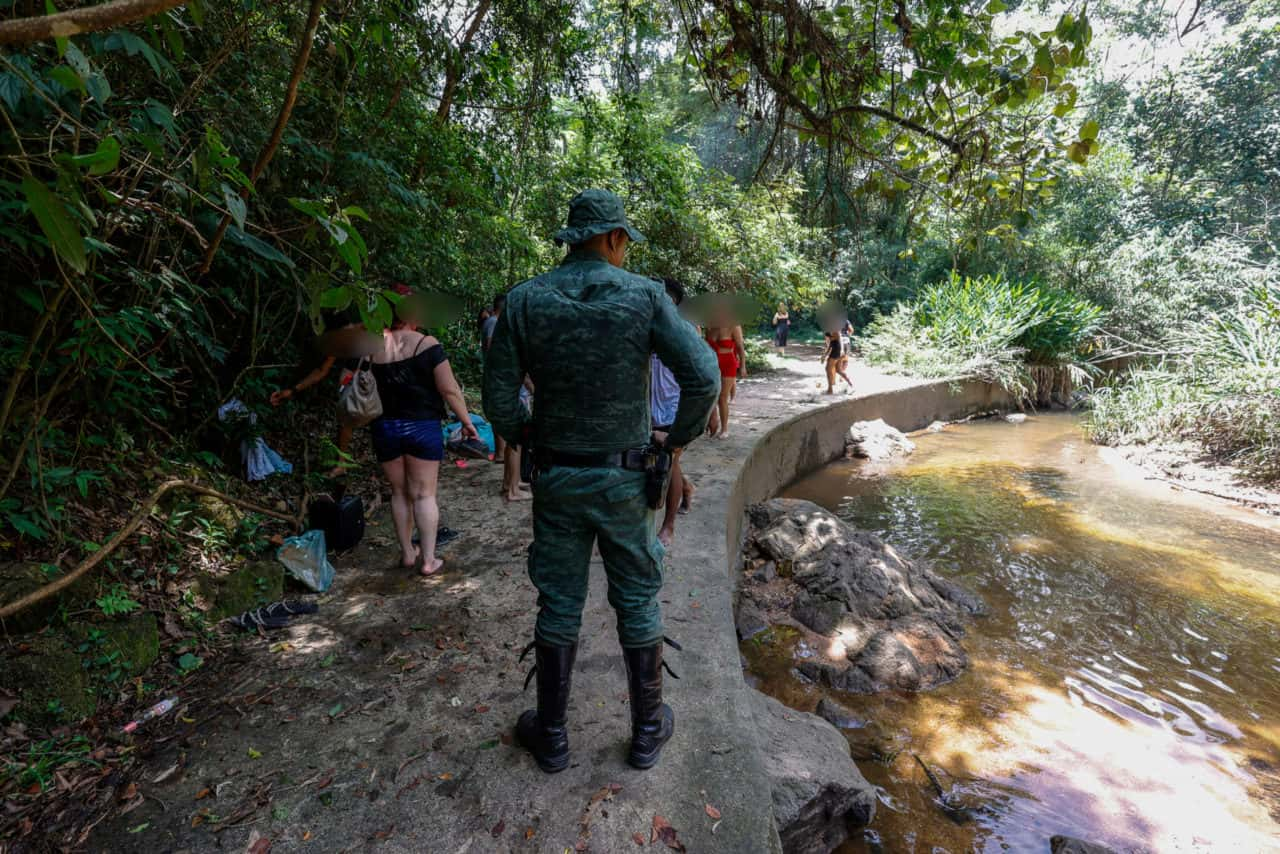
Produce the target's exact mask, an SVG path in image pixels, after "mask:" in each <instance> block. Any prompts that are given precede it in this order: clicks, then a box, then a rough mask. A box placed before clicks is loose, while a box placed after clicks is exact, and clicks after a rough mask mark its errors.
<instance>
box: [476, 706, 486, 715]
mask: <svg viewBox="0 0 1280 854" xmlns="http://www.w3.org/2000/svg"><path fill="white" fill-rule="evenodd" d="M487 711H489V707H488V706H476V714H478V715H483V714H484V713H485V712H487Z"/></svg>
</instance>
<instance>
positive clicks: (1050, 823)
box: [743, 415, 1280, 852]
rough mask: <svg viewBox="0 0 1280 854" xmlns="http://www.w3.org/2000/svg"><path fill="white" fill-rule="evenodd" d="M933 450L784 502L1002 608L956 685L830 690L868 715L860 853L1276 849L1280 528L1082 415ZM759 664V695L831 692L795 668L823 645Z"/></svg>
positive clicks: (762, 653) (773, 648)
mask: <svg viewBox="0 0 1280 854" xmlns="http://www.w3.org/2000/svg"><path fill="white" fill-rule="evenodd" d="M916 442H917V450H916V452H915V454H913V455H912V456H911V457H909V458H907V459H906V460H904V461H902V462H898V463H893V464H889V465H884V466H879V467H876V468H872V467H870V466H867V465H865V464H860V463H855V462H841V463H836V464H833V465H831V466H828V467H827V468H824V469H822V470H820V471H818V472H816V473H815V474H813V475H811V476H809V477H806V478H804V479H803V480H801V481H799V482H797V483H795V484H794V485H792V486H791V487H790V488H789V489H788V490H787V491H786V492H785V493H784V494H785V495H786V496H787V497H791V498H805V499H809V500H811V501H815V502H817V503H818V504H821V505H823V506H825V507H827V508H829V509H831V510H833V511H835V512H837V513H838V514H839V515H840V516H841V517H843V518H844V519H846V520H847V521H849V522H851V523H853V524H855V525H856V526H858V527H860V528H863V529H865V530H871V531H874V532H876V533H878V534H880V535H881V536H883V537H884V538H885V539H886V540H887V541H888V542H889V543H891V544H892V545H894V546H895V547H896V548H898V549H899V550H900V551H902V552H903V553H905V554H906V555H908V556H910V557H913V558H923V559H925V560H928V561H931V562H932V563H933V565H934V566H935V568H936V569H937V570H939V571H940V572H941V573H942V574H943V575H945V576H947V577H949V578H952V579H954V580H956V581H958V582H960V583H961V584H963V585H965V586H967V587H968V588H969V589H971V590H973V591H975V592H977V593H979V594H981V595H982V596H983V597H984V599H985V600H986V602H987V604H988V606H989V608H990V614H989V615H988V616H986V617H983V618H980V619H978V620H977V621H976V622H975V623H973V624H972V626H971V627H970V629H969V632H968V635H967V636H966V638H965V639H964V645H965V647H966V649H967V650H968V653H969V657H970V666H969V668H968V670H967V671H966V672H965V673H964V674H963V675H962V676H961V677H960V678H959V679H957V680H956V681H955V682H952V683H951V684H949V685H946V686H943V687H941V688H939V689H937V690H935V691H932V692H928V693H922V694H890V695H878V696H874V697H865V696H852V695H842V696H837V697H835V698H834V699H837V700H839V701H840V702H841V703H843V704H844V705H845V706H847V707H849V708H850V709H852V710H853V711H854V712H855V713H856V715H857V716H858V722H859V723H860V724H861V725H860V726H858V727H855V728H851V729H847V730H845V733H846V735H847V737H848V738H849V740H850V742H851V744H852V745H853V748H854V754H855V756H857V757H860V758H859V761H858V766H859V768H860V770H861V771H862V773H863V774H864V775H865V776H866V777H867V779H868V780H869V781H871V782H872V783H874V784H875V785H877V786H878V787H879V788H880V793H881V796H880V800H881V803H880V805H879V807H878V810H877V815H876V819H875V821H874V822H873V824H872V826H871V828H870V829H869V830H868V831H866V832H865V834H864V835H863V836H862V837H860V838H858V839H856V840H855V841H852V842H850V843H848V844H847V845H846V847H845V848H844V849H842V851H845V852H859V851H880V850H883V851H889V852H926V851H927V852H933V851H949V852H961V851H1002V850H1012V851H1047V850H1048V838H1049V837H1050V836H1052V835H1053V834H1056V833H1066V834H1068V835H1072V836H1077V837H1081V838H1084V839H1088V840H1091V841H1095V842H1099V843H1103V844H1107V845H1110V846H1112V847H1114V848H1116V849H1117V850H1118V851H1160V852H1169V851H1232V852H1240V851H1272V850H1280V524H1277V523H1275V522H1274V521H1271V520H1267V519H1265V518H1263V517H1260V516H1258V515H1257V514H1254V513H1252V512H1251V511H1245V510H1240V509H1236V508H1233V507H1228V506H1226V505H1223V504H1221V503H1219V502H1217V501H1215V500H1213V499H1202V498H1200V497H1198V496H1193V495H1190V494H1187V493H1179V492H1176V491H1174V490H1172V489H1170V488H1168V487H1167V486H1165V485H1163V484H1158V483H1154V482H1152V481H1149V480H1146V479H1144V478H1143V476H1142V474H1141V473H1140V472H1138V471H1136V470H1134V469H1131V468H1127V467H1125V466H1124V464H1122V463H1119V462H1114V461H1112V460H1111V459H1110V458H1109V457H1108V452H1107V451H1106V450H1105V449H1099V448H1096V447H1094V446H1093V445H1091V444H1090V443H1089V442H1088V440H1087V439H1086V438H1085V437H1084V436H1083V435H1082V434H1081V432H1080V429H1079V424H1078V421H1077V420H1076V419H1075V418H1073V417H1071V416H1068V415H1045V416H1037V417H1032V418H1030V419H1028V420H1027V421H1026V422H1025V423H1022V424H1016V425H1015V424H1006V423H1004V422H1000V421H981V422H973V423H969V424H963V425H954V426H950V427H948V428H947V429H946V430H945V431H944V432H941V433H936V434H922V435H920V436H918V437H916ZM743 652H744V655H745V656H746V657H747V660H748V663H749V670H750V672H751V674H752V677H753V679H754V680H755V681H756V684H757V685H758V686H759V687H760V688H761V689H762V690H765V691H767V692H768V693H770V694H773V695H774V696H777V697H778V698H779V699H782V700H783V701H784V702H787V703H788V704H790V705H792V706H794V707H797V708H801V709H806V710H812V709H813V708H814V706H815V705H816V704H817V702H818V700H819V699H820V698H821V696H822V695H821V693H820V690H821V689H819V688H818V687H816V686H813V685H809V684H805V683H804V682H803V680H802V679H801V678H800V677H799V676H798V675H797V674H796V673H795V671H794V669H793V663H794V660H795V658H796V656H803V655H823V654H826V653H825V651H824V650H815V649H810V648H807V647H806V646H804V645H803V644H802V643H800V642H798V641H797V640H796V639H795V637H794V636H792V635H790V634H788V633H787V632H785V631H783V630H775V631H774V632H773V633H772V634H771V635H770V636H766V637H765V638H764V639H763V640H757V641H747V642H744V644H743ZM861 757H874V758H861ZM917 757H918V759H917ZM922 766H927V767H928V768H929V769H930V771H932V773H933V775H934V777H935V778H936V780H937V784H938V785H937V787H935V785H934V783H933V782H931V781H930V779H929V777H928V776H927V775H926V772H925V771H924V770H923V768H922ZM938 787H940V788H941V789H942V791H943V792H944V793H945V797H940V796H939V794H938ZM944 805H945V807H946V808H945V809H944V808H943V807H944Z"/></svg>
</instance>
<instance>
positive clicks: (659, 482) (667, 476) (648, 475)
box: [644, 445, 671, 510]
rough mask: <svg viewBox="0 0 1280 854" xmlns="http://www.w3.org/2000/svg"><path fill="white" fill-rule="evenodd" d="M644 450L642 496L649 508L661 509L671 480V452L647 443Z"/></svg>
mask: <svg viewBox="0 0 1280 854" xmlns="http://www.w3.org/2000/svg"><path fill="white" fill-rule="evenodd" d="M644 451H645V458H644V497H645V499H646V502H647V503H648V505H649V508H650V509H651V510H661V509H662V507H663V505H665V504H666V503H667V484H668V483H669V482H670V480H671V452H670V451H668V450H667V449H666V448H663V447H661V446H659V445H649V446H648V447H646V448H645V449H644Z"/></svg>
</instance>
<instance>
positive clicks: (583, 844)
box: [573, 839, 587, 851]
mask: <svg viewBox="0 0 1280 854" xmlns="http://www.w3.org/2000/svg"><path fill="white" fill-rule="evenodd" d="M573 850H574V851H586V850H587V840H585V839H579V840H578V842H577V844H575V845H574V846H573Z"/></svg>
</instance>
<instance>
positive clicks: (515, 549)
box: [89, 347, 905, 854]
mask: <svg viewBox="0 0 1280 854" xmlns="http://www.w3.org/2000/svg"><path fill="white" fill-rule="evenodd" d="M792 352H793V354H795V355H799V354H803V355H804V356H805V357H806V358H805V359H804V360H803V361H801V360H798V359H794V358H793V359H787V360H783V361H780V362H779V364H780V366H781V368H782V369H781V370H779V371H777V372H775V373H772V374H770V375H767V376H765V377H762V378H759V379H752V380H748V381H747V382H745V383H742V384H741V386H740V391H739V393H738V397H737V401H736V403H735V405H734V413H735V417H734V421H733V424H734V427H735V429H734V430H733V435H732V437H731V438H730V439H729V440H727V441H713V440H705V439H704V440H701V441H699V442H697V443H696V444H695V445H693V446H692V447H691V448H690V450H689V452H688V453H687V454H686V455H685V466H686V471H687V472H688V473H689V474H690V476H691V477H692V479H693V480H694V481H695V483H697V485H698V487H699V492H698V495H697V498H696V503H695V507H694V510H693V512H692V513H691V514H689V515H687V516H682V517H681V519H680V523H679V527H678V531H677V537H676V542H675V544H674V546H673V548H672V549H671V550H670V551H669V553H668V578H667V582H666V586H665V587H664V589H663V594H662V601H663V610H664V615H665V618H666V622H667V633H668V634H669V635H671V636H672V637H674V638H676V639H677V640H679V641H681V642H682V643H683V645H684V647H685V651H684V652H683V653H676V652H672V653H670V654H669V656H668V658H669V660H670V662H671V664H672V666H673V667H674V668H675V670H676V672H677V673H679V674H680V675H681V677H682V678H681V679H680V680H679V681H675V680H671V679H668V680H667V686H668V690H667V696H668V700H669V701H670V703H671V705H672V706H673V707H674V708H675V712H676V735H675V737H674V738H673V740H672V741H671V743H670V744H669V746H668V747H667V749H666V752H665V753H664V755H663V760H662V762H661V764H660V765H659V766H658V768H656V769H654V770H652V771H649V772H644V773H641V772H637V771H634V770H632V769H631V768H630V767H628V766H627V765H626V763H625V751H626V747H627V742H628V739H629V714H628V709H627V691H626V681H625V676H624V671H623V669H622V661H621V656H620V655H619V654H618V647H617V641H616V636H615V633H614V621H613V614H612V611H611V610H610V609H609V607H608V605H607V603H606V602H605V601H604V580H603V574H602V573H601V572H593V574H592V588H591V595H590V598H589V600H588V604H587V611H586V614H585V617H584V623H583V644H582V647H581V650H580V653H579V658H578V663H577V667H576V670H575V674H574V678H575V684H574V692H573V697H572V700H571V704H570V740H571V745H572V746H573V750H574V764H573V766H572V767H571V768H569V769H568V770H566V771H565V772H563V773H561V774H558V775H555V776H547V775H543V774H542V773H541V772H539V771H538V770H537V768H536V767H535V766H534V764H533V762H532V760H531V759H530V758H529V757H528V756H527V755H526V754H525V753H524V752H523V751H522V750H520V749H519V748H518V747H517V746H514V745H513V743H512V727H513V724H514V722H515V719H516V717H517V715H518V714H519V712H520V711H521V710H523V709H525V708H527V707H530V706H531V705H533V703H534V692H533V690H532V688H530V690H529V691H528V692H527V693H524V692H522V685H523V683H524V679H525V675H526V672H527V663H526V664H520V663H518V662H517V657H518V654H519V652H520V650H521V648H522V647H523V646H524V645H525V644H526V643H527V642H528V641H529V640H530V639H531V636H532V629H533V621H534V614H535V592H534V590H533V587H532V585H530V583H529V581H528V579H527V577H526V575H525V567H524V559H525V553H526V549H527V548H528V545H529V541H530V538H531V534H530V520H529V512H530V508H529V504H528V503H527V502H526V503H519V504H510V505H508V504H504V503H503V502H502V501H501V500H500V499H499V497H498V489H499V481H500V476H501V470H500V466H497V465H493V464H491V463H484V462H481V463H477V462H472V463H470V464H469V465H468V466H467V467H465V468H457V467H453V466H449V467H448V468H447V471H445V473H444V474H443V475H442V484H441V506H442V510H443V518H444V521H445V523H446V524H447V525H449V526H450V527H453V528H456V529H458V530H459V531H461V532H462V534H463V535H462V537H461V538H459V539H458V540H457V541H455V542H453V543H451V544H449V545H448V546H446V547H445V548H444V550H443V552H442V554H443V556H444V557H445V558H446V565H445V569H444V571H443V572H442V573H441V574H439V575H438V576H436V577H433V578H430V579H422V578H413V577H410V576H409V575H408V574H407V573H406V572H404V571H402V570H400V569H399V568H398V567H396V566H395V563H396V560H397V549H396V548H395V546H394V536H393V534H392V531H391V527H390V524H391V523H390V517H389V514H388V512H387V508H386V505H385V504H383V505H382V506H381V507H380V508H378V509H377V510H376V511H375V512H374V513H373V514H372V515H371V518H370V521H369V527H368V529H367V532H366V536H365V539H364V542H363V543H362V544H361V546H360V547H359V548H357V549H356V550H354V551H352V552H351V553H349V554H345V555H341V556H339V557H338V558H337V559H336V560H335V561H334V563H335V565H336V567H337V569H338V580H337V581H336V583H335V584H334V587H333V588H332V590H331V591H330V592H329V593H328V594H327V595H325V596H322V597H319V598H318V600H317V601H318V603H319V606H320V611H319V613H318V614H316V615H313V616H309V617H303V618H300V619H299V620H297V621H295V623H294V624H293V625H292V626H290V627H289V628H287V629H284V630H281V631H278V632H273V633H271V634H270V635H269V636H267V637H258V636H254V635H243V636H242V637H241V638H240V640H239V641H238V643H237V645H236V649H235V651H234V652H233V653H232V654H230V655H228V656H225V657H223V658H221V659H220V660H219V661H218V662H216V663H214V664H213V665H212V666H211V667H210V668H209V671H208V673H207V675H206V676H205V678H204V680H203V682H202V683H201V685H200V686H199V689H198V690H196V691H195V692H194V693H193V696H195V697H197V698H199V699H195V700H190V701H189V702H188V704H187V705H186V707H185V708H184V709H182V710H181V711H180V712H179V713H178V714H175V715H170V716H169V717H168V718H167V719H165V720H163V721H159V722H155V723H154V724H151V725H149V726H152V727H154V729H153V730H152V731H151V733H150V736H152V737H153V738H154V742H153V743H151V744H149V745H148V747H147V748H146V749H147V750H149V751H150V753H149V755H146V756H144V760H145V761H144V763H143V770H142V772H141V774H140V776H139V778H138V779H137V781H136V785H137V792H136V793H137V794H140V795H142V796H143V797H142V801H141V805H140V806H138V807H136V808H135V809H133V810H131V811H130V812H128V813H127V814H125V815H123V816H121V817H119V818H117V819H115V820H113V821H110V822H107V823H104V824H103V825H101V826H99V827H98V828H97V830H96V832H95V834H94V835H93V836H91V837H90V840H89V847H90V848H91V849H92V850H102V851H106V850H112V851H126V850H129V851H143V850H145V851H213V850H230V851H246V850H249V851H254V852H258V854H261V852H264V851H266V850H267V848H268V847H269V848H270V850H272V851H277V852H280V851H294V850H297V851H302V850H308V851H353V850H364V849H374V850H380V851H449V852H459V851H476V852H479V851H486V852H488V851H548V852H555V854H561V852H563V851H565V850H566V849H569V850H577V851H588V850H590V851H616V850H624V849H625V848H629V847H632V846H635V845H638V844H640V843H641V842H643V843H644V844H646V845H647V844H648V843H649V841H650V840H651V839H652V838H654V837H655V835H656V836H657V837H658V838H659V846H660V844H661V841H662V838H664V837H663V834H665V835H666V836H665V838H668V839H671V840H679V841H680V842H681V843H683V844H684V845H686V846H687V847H688V849H689V850H691V851H699V852H702V851H709V850H710V851H733V852H750V851H768V850H771V848H772V847H773V845H775V844H776V833H775V832H774V831H773V827H772V813H771V808H770V795H769V791H768V786H767V785H760V780H761V774H762V771H761V764H760V763H761V762H762V761H763V759H762V757H761V755H760V751H759V750H758V749H757V745H756V744H755V741H754V735H753V732H754V730H753V726H752V722H751V718H750V712H749V711H748V710H747V709H746V707H745V706H746V704H745V703H744V702H743V695H742V692H743V691H745V690H747V689H746V688H745V685H744V683H743V680H742V674H741V667H740V661H739V658H738V652H737V643H736V638H735V636H734V631H733V615H732V609H731V602H732V594H733V589H732V588H733V582H732V579H731V577H730V576H729V574H728V573H727V572H726V566H727V556H726V555H725V543H724V540H725V526H724V522H725V519H724V501H725V499H726V497H727V495H728V493H729V490H730V489H731V488H732V486H733V482H734V479H735V478H736V475H737V471H738V466H739V464H740V463H741V460H742V459H743V458H744V457H745V455H746V454H747V452H748V450H749V449H750V448H751V446H752V445H753V444H754V442H755V441H756V439H757V438H758V437H759V436H761V435H762V434H763V433H764V432H765V431H766V430H767V429H768V428H769V427H771V426H772V425H773V424H776V423H777V422H779V421H781V420H782V419H783V418H786V417H789V416H791V415H794V414H796V413H797V412H799V411H802V410H803V409H806V408H810V407H813V406H817V405H822V404H823V403H825V402H829V401H830V400H831V398H829V397H826V396H824V395H822V394H820V391H821V389H822V388H823V387H825V382H824V381H823V380H822V379H821V366H820V364H819V363H818V362H817V361H816V358H815V356H816V351H812V352H806V351H804V350H803V348H799V347H796V348H792ZM854 378H855V381H858V382H859V384H860V386H861V387H860V388H859V391H860V392H865V391H868V390H871V388H872V387H874V388H876V389H879V388H888V387H893V386H895V385H900V384H905V383H903V382H901V381H899V380H895V379H891V378H885V377H882V376H879V375H875V374H873V373H872V372H870V371H867V370H865V369H861V368H859V367H858V366H855V367H854ZM666 825H670V828H671V829H670V830H667V829H665V826H666ZM255 846H256V847H255Z"/></svg>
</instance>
